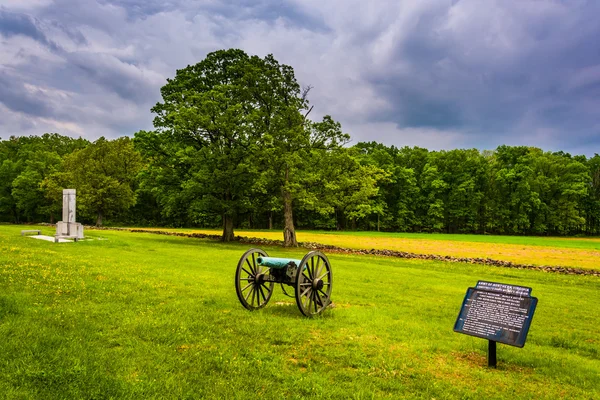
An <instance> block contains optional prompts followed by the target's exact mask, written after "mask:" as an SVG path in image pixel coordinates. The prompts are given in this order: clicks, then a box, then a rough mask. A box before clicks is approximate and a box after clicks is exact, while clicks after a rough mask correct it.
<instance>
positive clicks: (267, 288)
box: [261, 282, 271, 294]
mask: <svg viewBox="0 0 600 400" xmlns="http://www.w3.org/2000/svg"><path fill="white" fill-rule="evenodd" d="M261 286H262V287H263V288H265V290H266V291H267V293H268V294H270V293H271V289H269V287H268V286H267V285H265V283H264V282H263V283H261Z"/></svg>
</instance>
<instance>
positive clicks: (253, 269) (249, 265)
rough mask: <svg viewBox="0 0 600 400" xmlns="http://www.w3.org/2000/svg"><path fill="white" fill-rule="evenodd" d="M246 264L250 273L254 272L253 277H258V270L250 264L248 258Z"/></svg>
mask: <svg viewBox="0 0 600 400" xmlns="http://www.w3.org/2000/svg"><path fill="white" fill-rule="evenodd" d="M246 264H248V267H249V268H250V271H252V274H251V275H256V269H255V268H254V267H253V266H252V264H250V261H249V260H248V259H247V258H246Z"/></svg>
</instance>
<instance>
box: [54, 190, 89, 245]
mask: <svg viewBox="0 0 600 400" xmlns="http://www.w3.org/2000/svg"><path fill="white" fill-rule="evenodd" d="M75 197H76V191H75V189H63V217H62V218H63V220H62V221H59V222H57V223H56V235H55V241H58V239H74V240H75V241H77V240H79V239H83V225H81V224H80V223H78V222H75Z"/></svg>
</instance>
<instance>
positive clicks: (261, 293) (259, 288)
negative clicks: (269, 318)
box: [257, 285, 267, 304]
mask: <svg viewBox="0 0 600 400" xmlns="http://www.w3.org/2000/svg"><path fill="white" fill-rule="evenodd" d="M258 291H259V292H260V295H261V296H262V298H263V301H267V297H266V296H265V292H263V289H262V285H260V286H259V287H258ZM257 300H258V302H257V304H260V298H259V299H257Z"/></svg>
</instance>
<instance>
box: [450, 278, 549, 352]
mask: <svg viewBox="0 0 600 400" xmlns="http://www.w3.org/2000/svg"><path fill="white" fill-rule="evenodd" d="M536 305H537V298H535V297H531V288H528V287H523V286H515V285H506V284H503V283H495V282H486V281H479V282H477V286H476V287H474V288H469V289H468V290H467V294H466V296H465V299H464V301H463V304H462V307H461V309H460V313H459V314H458V318H457V319H456V323H455V324H454V331H455V332H459V333H464V334H467V335H471V336H477V337H480V338H483V339H488V340H491V341H495V342H500V343H504V344H508V345H511V346H517V347H523V346H525V340H526V339H527V332H529V326H530V325H531V320H532V318H533V313H534V312H535V306H536Z"/></svg>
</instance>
